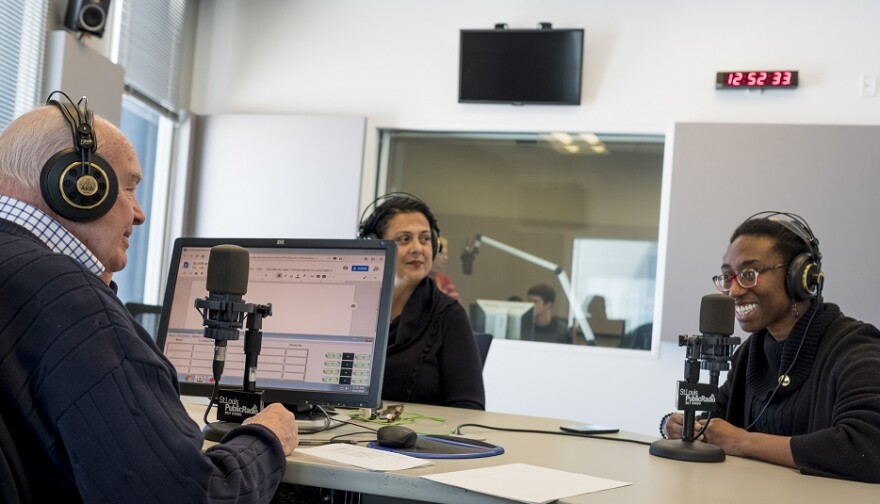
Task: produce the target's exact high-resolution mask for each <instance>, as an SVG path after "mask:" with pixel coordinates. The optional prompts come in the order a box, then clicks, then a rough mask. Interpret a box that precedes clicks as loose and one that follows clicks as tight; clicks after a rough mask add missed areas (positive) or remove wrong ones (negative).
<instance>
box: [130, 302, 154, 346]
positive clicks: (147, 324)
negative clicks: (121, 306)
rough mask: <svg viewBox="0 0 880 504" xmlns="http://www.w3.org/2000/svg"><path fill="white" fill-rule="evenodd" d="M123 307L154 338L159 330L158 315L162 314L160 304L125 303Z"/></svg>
mask: <svg viewBox="0 0 880 504" xmlns="http://www.w3.org/2000/svg"><path fill="white" fill-rule="evenodd" d="M125 308H126V309H127V310H128V313H131V315H132V316H133V317H134V319H135V320H136V321H137V323H138V324H140V325H141V326H143V328H144V329H146V330H147V332H148V333H150V335H151V336H152V337H153V339H154V340H155V339H156V335H157V333H158V332H159V316H160V315H161V314H162V306H160V305H149V304H143V303H125Z"/></svg>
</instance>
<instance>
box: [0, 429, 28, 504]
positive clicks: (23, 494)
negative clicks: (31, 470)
mask: <svg viewBox="0 0 880 504" xmlns="http://www.w3.org/2000/svg"><path fill="white" fill-rule="evenodd" d="M0 502H3V503H4V504H5V503H9V504H27V503H30V502H31V495H30V487H29V486H28V481H27V475H26V474H25V473H24V469H23V466H22V462H21V457H20V456H19V454H18V448H17V447H16V446H15V442H14V441H13V440H12V434H10V432H9V429H8V428H7V427H6V422H5V421H4V420H3V416H2V415H0Z"/></svg>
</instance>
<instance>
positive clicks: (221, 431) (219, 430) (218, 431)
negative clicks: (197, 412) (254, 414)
mask: <svg viewBox="0 0 880 504" xmlns="http://www.w3.org/2000/svg"><path fill="white" fill-rule="evenodd" d="M236 427H241V424H240V423H235V422H211V423H209V424H207V425H205V427H204V428H203V429H202V432H203V433H204V434H205V439H207V440H208V441H214V442H217V443H219V442H220V440H221V439H223V436H225V435H226V434H227V433H228V432H229V431H231V430H232V429H234V428H236Z"/></svg>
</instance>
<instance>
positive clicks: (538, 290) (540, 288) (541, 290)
mask: <svg viewBox="0 0 880 504" xmlns="http://www.w3.org/2000/svg"><path fill="white" fill-rule="evenodd" d="M527 294H528V295H529V296H538V297H539V298H541V299H543V300H544V302H545V303H554V302H556V291H555V290H554V289H553V287H550V286H549V285H547V284H538V285H533V286H532V287H531V288H530V289H529V292H528V293H527Z"/></svg>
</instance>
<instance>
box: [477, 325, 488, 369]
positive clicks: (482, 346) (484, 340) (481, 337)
mask: <svg viewBox="0 0 880 504" xmlns="http://www.w3.org/2000/svg"><path fill="white" fill-rule="evenodd" d="M474 340H476V342H477V350H478V351H479V352H480V363H481V364H482V365H483V367H485V366H486V357H487V356H488V355H489V347H490V346H492V335H491V334H489V333H479V332H478V333H474Z"/></svg>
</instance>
